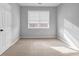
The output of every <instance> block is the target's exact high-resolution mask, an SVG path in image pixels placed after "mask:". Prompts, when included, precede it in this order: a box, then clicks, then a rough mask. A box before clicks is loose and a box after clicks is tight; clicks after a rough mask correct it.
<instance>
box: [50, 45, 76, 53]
mask: <svg viewBox="0 0 79 59" xmlns="http://www.w3.org/2000/svg"><path fill="white" fill-rule="evenodd" d="M50 48H52V49H55V50H57V51H58V52H61V53H76V52H77V51H75V50H72V49H69V48H67V47H62V46H61V47H50Z"/></svg>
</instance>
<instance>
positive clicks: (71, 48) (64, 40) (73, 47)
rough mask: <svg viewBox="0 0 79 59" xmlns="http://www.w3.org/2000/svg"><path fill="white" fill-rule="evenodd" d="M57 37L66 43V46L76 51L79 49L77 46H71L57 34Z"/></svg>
mask: <svg viewBox="0 0 79 59" xmlns="http://www.w3.org/2000/svg"><path fill="white" fill-rule="evenodd" d="M57 38H58V39H60V40H61V41H63V42H64V43H65V44H66V46H67V47H68V48H71V49H74V50H76V51H79V48H77V47H75V48H74V47H73V46H70V45H69V44H68V43H67V42H66V41H65V38H63V37H60V36H58V37H57Z"/></svg>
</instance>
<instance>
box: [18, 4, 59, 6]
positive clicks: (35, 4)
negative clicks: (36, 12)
mask: <svg viewBox="0 0 79 59" xmlns="http://www.w3.org/2000/svg"><path fill="white" fill-rule="evenodd" d="M59 4H60V3H19V5H20V6H58V5H59Z"/></svg>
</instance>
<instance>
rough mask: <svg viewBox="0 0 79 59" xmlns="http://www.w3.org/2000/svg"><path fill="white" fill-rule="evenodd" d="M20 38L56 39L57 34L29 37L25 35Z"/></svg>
mask: <svg viewBox="0 0 79 59" xmlns="http://www.w3.org/2000/svg"><path fill="white" fill-rule="evenodd" d="M20 38H53V39H56V38H57V36H36V37H34V36H30V37H26V36H21V37H20Z"/></svg>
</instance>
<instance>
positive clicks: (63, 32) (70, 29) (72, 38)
mask: <svg viewBox="0 0 79 59" xmlns="http://www.w3.org/2000/svg"><path fill="white" fill-rule="evenodd" d="M58 37H60V38H63V39H61V40H63V41H64V42H65V43H67V44H68V45H69V46H70V47H71V48H74V49H76V50H77V48H78V50H79V4H78V3H65V4H61V5H60V6H59V7H58Z"/></svg>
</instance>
